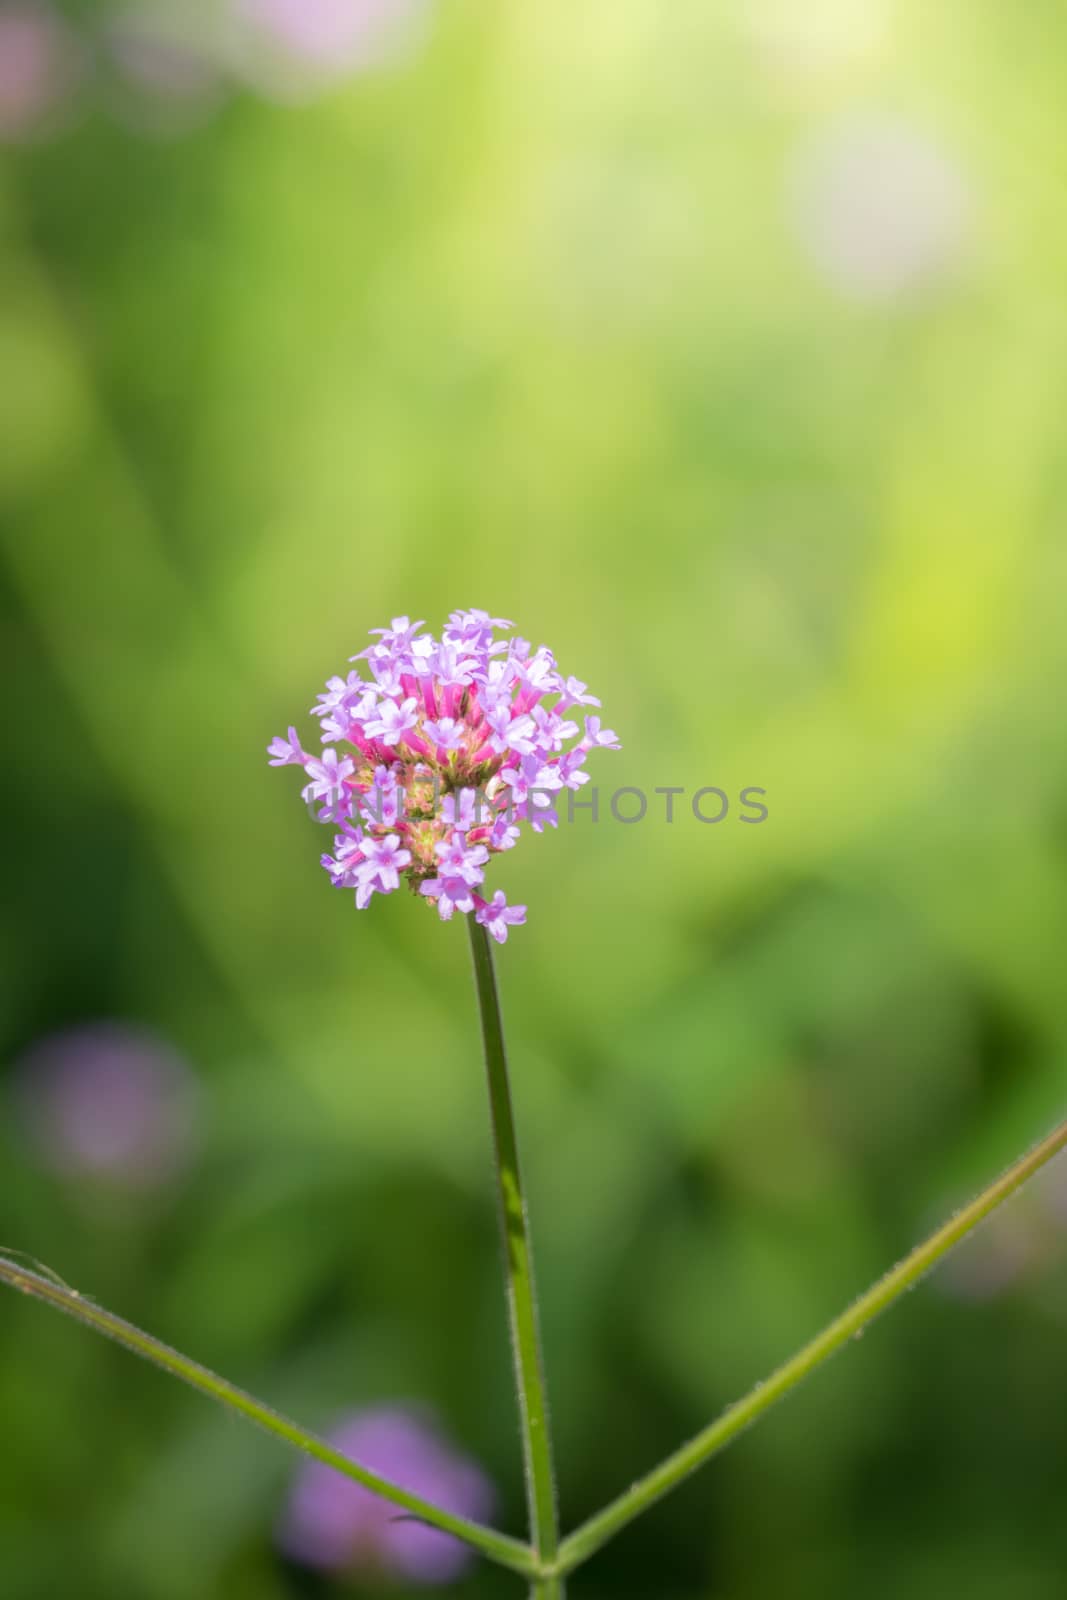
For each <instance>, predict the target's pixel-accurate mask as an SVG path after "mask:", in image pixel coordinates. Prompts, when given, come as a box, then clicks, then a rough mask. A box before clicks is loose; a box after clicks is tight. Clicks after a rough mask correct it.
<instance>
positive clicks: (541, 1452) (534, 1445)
mask: <svg viewBox="0 0 1067 1600" xmlns="http://www.w3.org/2000/svg"><path fill="white" fill-rule="evenodd" d="M467 926H468V928H469V929H470V940H471V954H472V956H473V958H474V982H475V987H476V989H477V991H478V1009H479V1012H480V1014H481V1020H482V1040H483V1043H484V1046H485V1066H486V1073H487V1076H488V1081H489V1108H490V1112H491V1115H492V1123H493V1147H494V1152H495V1155H496V1175H497V1196H498V1200H499V1209H500V1225H501V1230H502V1233H503V1238H504V1261H505V1267H506V1275H507V1293H508V1317H509V1321H510V1324H511V1346H512V1353H513V1356H514V1364H515V1388H516V1392H517V1394H518V1401H519V1420H520V1424H521V1428H522V1448H523V1459H524V1463H525V1468H526V1499H527V1504H528V1506H529V1513H530V1534H531V1539H532V1543H533V1547H534V1550H535V1552H536V1555H537V1560H538V1564H539V1566H540V1567H541V1568H542V1569H544V1568H551V1567H553V1565H554V1563H555V1559H556V1553H557V1549H558V1545H559V1526H558V1523H557V1520H556V1486H555V1475H554V1472H553V1467H552V1443H551V1438H550V1435H549V1428H548V1405H547V1402H546V1399H545V1383H544V1377H543V1375H542V1371H541V1344H540V1336H539V1333H538V1322H537V1292H536V1289H535V1288H534V1277H533V1262H532V1259H531V1256H530V1237H529V1228H528V1224H527V1218H526V1202H525V1200H524V1199H523V1192H522V1180H521V1178H520V1176H519V1151H518V1145H517V1143H516V1139H515V1116H514V1112H513V1110H512V1105H511V1088H510V1085H509V1083H508V1063H507V1055H506V1053H505V1050H504V1028H503V1023H502V1022H501V1019H500V999H499V996H498V994H497V987H496V976H495V974H494V972H493V953H492V948H491V946H490V944H489V935H488V933H487V932H486V930H485V928H483V927H482V925H481V924H480V923H478V922H475V920H474V918H473V917H468V918H467ZM553 1585H555V1586H553ZM533 1593H534V1595H535V1596H537V1597H538V1600H542V1597H543V1600H556V1597H557V1596H560V1595H562V1593H563V1590H562V1587H561V1586H560V1585H559V1583H558V1580H557V1579H555V1578H550V1579H548V1580H547V1582H546V1581H544V1580H542V1581H541V1582H539V1583H538V1584H535V1586H534V1590H533Z"/></svg>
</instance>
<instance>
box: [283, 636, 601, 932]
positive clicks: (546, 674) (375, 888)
mask: <svg viewBox="0 0 1067 1600" xmlns="http://www.w3.org/2000/svg"><path fill="white" fill-rule="evenodd" d="M423 626H424V625H423V623H422V622H412V621H411V620H410V618H408V617H394V618H393V621H392V624H391V626H390V627H388V628H375V629H373V630H372V633H373V636H374V637H375V643H373V644H371V645H369V646H368V647H367V648H366V649H365V650H362V651H360V653H359V655H357V656H355V657H353V660H355V661H366V663H367V666H368V668H369V670H370V672H371V674H372V677H373V681H372V682H368V681H367V680H365V679H363V678H362V677H361V676H360V674H359V672H358V670H357V671H353V672H350V673H349V674H348V677H347V678H340V677H336V678H331V679H330V681H329V682H328V683H327V685H326V692H325V694H322V695H320V696H319V698H318V703H317V705H316V706H315V707H314V708H313V714H314V715H317V716H320V717H321V718H322V727H321V736H322V743H323V744H324V745H326V746H328V747H329V748H327V749H326V751H325V752H324V753H323V755H322V757H321V759H320V758H319V757H317V756H313V755H308V754H307V753H306V752H305V751H304V750H303V749H302V747H301V745H300V740H299V738H298V736H297V732H296V729H295V728H290V729H289V733H288V737H286V738H282V737H279V738H276V739H273V740H272V741H271V743H270V745H269V746H268V748H267V754H268V757H269V759H270V764H271V765H272V766H300V767H303V769H304V772H305V775H306V777H307V778H309V779H310V782H309V783H307V784H306V785H305V786H304V789H303V791H302V793H303V795H304V799H305V801H306V802H308V803H315V802H319V801H321V802H322V807H321V809H320V810H319V811H318V812H317V813H316V814H317V817H318V820H319V821H320V822H330V823H333V824H334V825H335V826H336V825H340V826H341V828H342V832H341V834H340V835H338V838H337V841H336V844H335V854H334V855H329V854H327V855H324V856H322V858H321V860H322V865H323V867H324V868H325V869H326V872H327V873H328V874H329V877H330V880H331V882H332V883H333V884H334V886H335V887H337V888H342V889H355V891H356V905H357V906H358V907H359V909H360V910H363V909H364V908H365V907H366V906H367V905H368V904H369V902H370V900H371V897H372V896H373V895H374V894H391V893H392V892H393V891H394V890H395V889H397V888H399V885H400V878H401V877H403V878H404V879H405V880H406V881H407V883H408V885H409V886H410V888H411V889H412V890H413V891H414V892H415V893H416V894H419V895H421V896H422V897H423V898H424V899H427V900H429V901H430V903H431V904H432V905H434V906H436V909H437V912H438V915H439V916H440V918H441V920H442V921H445V922H447V921H448V920H449V919H450V918H451V917H452V915H453V914H454V913H455V912H456V911H460V912H462V913H465V914H466V915H468V916H469V915H471V914H472V913H473V914H474V916H475V917H476V918H477V920H478V921H479V922H481V923H482V924H483V925H484V926H485V927H486V928H488V930H489V932H490V933H491V934H492V936H493V938H494V939H496V940H498V941H499V942H500V943H501V944H502V943H503V942H504V940H505V939H506V938H507V932H508V929H509V928H510V927H515V926H517V925H519V924H521V923H523V922H524V921H525V920H526V907H525V906H508V904H507V901H506V899H505V896H504V893H503V891H502V890H499V889H498V890H497V891H496V893H495V894H494V895H493V898H492V900H491V901H489V902H487V901H486V900H485V899H484V897H483V896H482V895H481V894H480V893H478V890H479V889H480V888H481V885H482V883H483V882H484V879H485V869H486V867H487V866H488V865H489V863H490V861H491V858H492V857H493V856H494V855H499V854H501V853H502V852H503V851H505V850H510V849H512V848H513V846H514V845H515V843H516V842H517V840H518V839H519V838H520V837H521V833H522V826H523V824H525V825H526V826H528V827H529V828H530V829H532V830H533V831H534V832H535V833H539V832H541V831H542V829H543V828H544V827H545V826H546V825H548V826H553V827H554V826H555V825H556V823H557V822H558V818H557V816H556V812H555V809H554V806H553V803H552V802H553V797H554V796H555V795H556V794H558V793H560V792H561V791H562V790H564V789H577V788H579V787H580V786H581V785H582V784H583V783H585V782H587V781H588V776H589V775H588V773H587V772H585V771H583V770H582V769H583V768H584V765H585V760H586V757H587V756H588V755H589V754H590V752H591V751H592V750H595V749H598V748H599V749H607V750H618V749H619V748H620V746H619V742H618V739H617V737H616V735H615V734H614V732H613V731H612V730H611V729H602V728H601V724H600V719H599V717H597V716H589V717H586V718H585V719H584V721H585V732H584V734H583V735H582V736H581V737H580V738H578V735H579V728H578V724H577V723H576V722H573V721H571V720H570V719H569V718H567V717H566V716H565V715H564V712H565V711H566V710H567V709H568V708H569V707H571V706H578V705H582V706H587V705H592V706H596V705H599V704H600V702H599V700H598V699H597V698H596V696H595V695H592V694H590V693H589V691H588V689H587V687H586V685H585V684H584V683H582V682H581V680H580V679H578V678H564V677H563V676H562V675H561V673H560V672H559V670H558V668H557V667H556V662H555V657H554V656H553V654H552V652H551V650H549V649H547V648H546V647H545V646H544V645H541V646H540V647H539V648H538V649H537V650H533V649H532V647H531V645H530V643H529V641H528V640H526V639H520V638H512V639H507V638H498V637H497V633H498V631H499V630H503V631H505V632H506V631H507V630H509V629H510V628H511V627H512V624H511V623H510V622H505V621H503V620H502V619H501V618H499V617H491V616H490V615H489V614H488V612H485V611H454V612H453V613H452V615H451V616H450V617H449V619H448V622H447V624H446V626H445V628H444V630H443V632H442V636H441V638H440V639H439V640H438V639H437V638H435V637H434V635H433V634H430V633H422V632H420V631H419V630H420V629H421V628H422V627H423ZM576 739H577V742H576V743H573V742H572V741H575V740H576ZM335 744H341V745H346V746H347V747H348V751H349V752H350V753H346V752H345V751H343V750H342V751H341V752H340V753H338V751H337V750H335V749H333V748H332V747H333V745H335ZM568 746H569V747H568Z"/></svg>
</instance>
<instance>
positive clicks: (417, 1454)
mask: <svg viewBox="0 0 1067 1600" xmlns="http://www.w3.org/2000/svg"><path fill="white" fill-rule="evenodd" d="M330 1442H331V1443H332V1444H333V1445H335V1446H336V1448H337V1449H338V1450H340V1451H342V1452H343V1453H344V1454H345V1455H347V1456H349V1457H350V1458H351V1460H353V1461H358V1462H359V1463H360V1464H361V1465H362V1466H365V1467H369V1468H370V1470H371V1471H372V1472H377V1473H380V1474H381V1475H382V1476H383V1477H386V1478H391V1479H392V1480H393V1482H394V1483H398V1484H399V1485H400V1486H401V1488H403V1489H407V1490H408V1491H409V1492H410V1493H412V1494H417V1495H421V1496H422V1498H423V1499H426V1500H432V1501H433V1502H434V1503H435V1504H436V1505H439V1506H441V1507H442V1508H443V1509H444V1510H446V1511H451V1512H454V1513H455V1514H456V1515H457V1516H463V1517H469V1518H472V1519H473V1520H475V1521H477V1522H484V1521H486V1520H487V1519H488V1518H489V1517H490V1516H491V1515H492V1512H493V1502H494V1500H495V1498H496V1496H495V1494H494V1492H493V1487H492V1485H491V1483H490V1482H489V1479H488V1478H487V1477H486V1475H485V1473H484V1472H483V1471H482V1469H481V1467H479V1466H478V1465H477V1463H476V1462H474V1461H472V1460H470V1459H468V1458H467V1457H466V1456H463V1455H460V1454H459V1453H458V1452H457V1451H455V1450H454V1449H453V1448H452V1446H451V1445H450V1444H448V1443H447V1442H446V1441H445V1440H444V1439H443V1438H442V1437H441V1435H440V1434H439V1432H438V1431H437V1428H436V1427H435V1426H434V1424H433V1423H432V1421H431V1419H430V1418H429V1417H426V1416H423V1415H422V1414H421V1413H420V1412H419V1411H418V1410H417V1409H415V1408H412V1407H408V1406H383V1407H378V1408H375V1409H373V1410H369V1411H357V1412H355V1413H352V1414H350V1415H348V1416H347V1417H345V1418H344V1419H343V1420H342V1422H341V1423H340V1425H339V1426H338V1427H337V1428H336V1429H335V1430H334V1431H333V1432H332V1433H331V1435H330ZM279 1542H280V1544H281V1546H282V1548H283V1550H284V1551H285V1553H286V1554H287V1555H288V1556H290V1557H291V1558H292V1559H293V1560H294V1561H299V1562H301V1563H302V1564H303V1565H304V1566H309V1567H315V1568H317V1569H319V1570H322V1571H326V1572H336V1573H344V1574H349V1575H351V1576H359V1575H363V1576H374V1575H378V1576H381V1577H383V1578H391V1579H393V1580H394V1581H397V1580H399V1581H401V1582H404V1583H408V1584H427V1585H432V1584H445V1583H454V1582H455V1581H456V1579H457V1578H460V1577H462V1576H463V1574H464V1573H465V1572H466V1571H467V1569H468V1568H469V1567H470V1565H471V1562H472V1560H473V1553H472V1551H470V1550H469V1549H468V1548H467V1546H466V1545H463V1544H461V1543H460V1541H459V1540H458V1539H455V1538H453V1537H452V1535H451V1534H448V1533H442V1532H441V1531H440V1530H439V1529H437V1528H431V1527H428V1526H427V1525H426V1524H425V1523H422V1522H418V1521H417V1520H416V1519H414V1518H413V1517H408V1516H406V1515H404V1513H403V1512H401V1511H399V1510H398V1508H397V1507H396V1506H395V1505H393V1504H392V1503H391V1502H389V1501H387V1500H383V1499H381V1498H380V1496H378V1495H376V1494H374V1493H372V1491H371V1490H370V1489H365V1488H364V1487H363V1485H362V1484H359V1483H353V1482H352V1480H351V1479H350V1478H344V1477H342V1476H341V1474H340V1473H338V1472H335V1471H334V1470H333V1468H332V1467H326V1466H323V1465H322V1463H321V1462H318V1461H309V1462H307V1463H306V1464H305V1465H304V1466H303V1467H302V1468H301V1470H300V1472H299V1475H298V1476H297V1479H296V1482H295V1484H294V1486H293V1491H292V1495H291V1497H290V1500H289V1504H288V1506H287V1508H286V1511H285V1514H284V1517H283V1519H282V1523H281V1527H280V1530H279Z"/></svg>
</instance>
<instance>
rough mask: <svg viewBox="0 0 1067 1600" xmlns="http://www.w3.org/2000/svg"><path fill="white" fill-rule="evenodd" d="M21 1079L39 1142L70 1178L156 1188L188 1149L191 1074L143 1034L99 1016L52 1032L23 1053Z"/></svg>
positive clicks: (25, 1108) (25, 1111) (21, 1096)
mask: <svg viewBox="0 0 1067 1600" xmlns="http://www.w3.org/2000/svg"><path fill="white" fill-rule="evenodd" d="M15 1085H16V1094H17V1096H18V1100H19V1105H20V1108H21V1111H22V1115H23V1119H24V1122H25V1125H26V1128H27V1131H28V1133H29V1136H30V1138H31V1139H32V1141H33V1144H34V1146H35V1148H36V1149H37V1151H38V1152H39V1154H40V1156H41V1157H42V1159H43V1160H44V1162H45V1163H46V1164H47V1165H48V1166H50V1167H51V1168H53V1169H54V1170H55V1171H57V1172H60V1173H62V1174H64V1175H65V1176H68V1177H79V1178H80V1177H89V1178H105V1179H108V1180H110V1181H112V1182H116V1183H119V1184H122V1185H129V1186H132V1187H138V1188H142V1187H143V1188H151V1187H155V1186H156V1185H159V1184H162V1183H165V1182H166V1181H167V1180H168V1179H169V1178H171V1177H173V1176H174V1175H175V1173H176V1172H178V1171H179V1170H180V1169H181V1168H182V1166H183V1165H184V1164H185V1162H186V1161H187V1160H188V1158H189V1156H190V1154H191V1150H192V1141H193V1132H194V1125H195V1114H196V1090H195V1084H194V1082H193V1079H192V1075H191V1073H190V1071H189V1068H188V1067H187V1065H186V1063H185V1062H184V1061H183V1059H182V1058H181V1056H179V1055H178V1054H177V1052H176V1051H174V1050H173V1049H172V1048H171V1047H170V1046H169V1045H167V1044H166V1043H165V1042H164V1041H163V1040H161V1039H159V1038H157V1037H156V1036H155V1035H154V1034H152V1033H150V1032H148V1031H147V1030H142V1029H139V1028H135V1027H131V1026H128V1025H127V1024H125V1023H117V1022H116V1023H110V1022H100V1023H92V1024H88V1025H86V1026H83V1027H79V1028H72V1029H69V1030H68V1031H66V1032H63V1033H56V1034H52V1035H50V1036H49V1037H47V1038H45V1039H43V1040H42V1041H41V1042H40V1043H39V1044H36V1045H34V1046H33V1047H32V1048H31V1049H30V1050H29V1051H28V1052H27V1054H26V1055H25V1056H24V1057H23V1059H22V1061H21V1062H20V1064H19V1067H18V1069H17V1072H16V1078H15Z"/></svg>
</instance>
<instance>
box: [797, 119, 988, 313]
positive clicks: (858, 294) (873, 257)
mask: <svg viewBox="0 0 1067 1600" xmlns="http://www.w3.org/2000/svg"><path fill="white" fill-rule="evenodd" d="M792 202H793V221H794V225H795V227H796V230H797V233H798V236H799V238H800V242H801V244H802V246H803V247H804V249H805V251H806V252H807V254H808V255H809V257H810V258H811V260H812V262H813V264H814V266H815V267H816V269H817V270H818V271H819V272H820V273H821V275H822V276H823V277H824V278H825V279H826V280H827V282H828V283H829V284H830V285H831V287H832V288H834V289H836V290H838V292H839V293H841V294H843V295H845V296H847V297H848V298H850V299H853V300H861V301H867V302H879V301H882V302H885V301H893V300H898V299H900V298H902V297H904V296H905V295H908V294H910V293H914V292H916V291H918V290H922V289H925V288H927V287H928V286H929V285H930V284H932V283H934V282H936V281H937V280H938V279H940V278H942V277H944V276H945V275H946V274H947V273H948V272H950V271H951V269H952V268H953V267H955V266H956V265H957V264H958V263H959V261H960V260H961V259H962V257H963V256H964V254H965V250H966V245H967V242H968V234H969V231H970V223H971V211H972V197H971V192H970V189H969V186H968V184H967V181H966V178H965V177H964V174H963V172H962V171H961V170H960V169H959V167H957V165H956V164H955V162H954V161H953V160H952V158H951V156H950V155H949V153H948V151H947V150H945V149H943V148H942V147H941V146H940V145H939V144H938V143H937V142H936V141H935V140H933V139H931V138H929V137H927V136H926V135H924V134H923V133H921V132H920V131H919V130H918V129H916V128H912V127H910V126H909V125H908V124H907V123H904V122H897V121H894V120H890V119H868V120H862V121H859V120H858V121H849V122H846V123H844V124H842V125H840V126H838V127H836V128H834V129H833V130H832V131H831V132H830V133H829V134H827V135H825V136H824V137H823V138H821V139H819V140H818V141H817V142H816V143H815V144H814V145H812V146H809V147H807V148H805V149H803V150H802V151H801V152H800V153H799V155H798V157H797V159H796V161H795V164H794V171H793V183H792Z"/></svg>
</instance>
